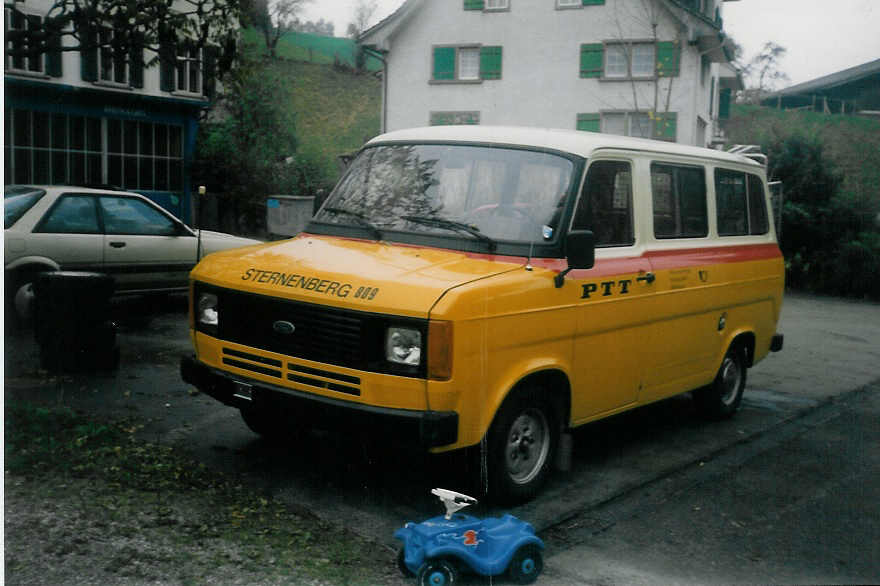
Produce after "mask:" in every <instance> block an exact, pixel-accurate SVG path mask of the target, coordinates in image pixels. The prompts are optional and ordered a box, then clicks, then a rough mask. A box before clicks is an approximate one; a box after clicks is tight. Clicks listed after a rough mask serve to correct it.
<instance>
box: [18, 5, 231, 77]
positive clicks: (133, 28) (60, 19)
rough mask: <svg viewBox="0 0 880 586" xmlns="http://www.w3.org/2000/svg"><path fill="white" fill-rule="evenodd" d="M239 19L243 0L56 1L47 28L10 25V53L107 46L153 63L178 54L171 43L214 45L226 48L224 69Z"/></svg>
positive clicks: (221, 67) (221, 69)
mask: <svg viewBox="0 0 880 586" xmlns="http://www.w3.org/2000/svg"><path fill="white" fill-rule="evenodd" d="M14 3H15V5H16V6H18V5H21V4H24V2H23V0H14ZM239 18H240V5H239V0H138V1H137V2H132V1H131V0H56V1H55V3H54V4H52V7H51V8H50V9H49V11H48V13H47V14H46V16H45V18H44V21H43V26H42V27H34V28H33V29H30V30H7V32H6V40H7V53H8V54H10V55H13V56H15V55H26V54H33V53H34V52H37V53H57V52H65V51H84V50H89V49H97V48H101V47H105V48H111V49H112V50H113V52H114V53H115V54H117V55H118V54H123V55H126V56H129V57H130V58H132V59H140V60H141V61H142V63H143V65H145V66H151V65H153V64H154V63H156V62H157V61H159V60H160V59H162V60H168V59H174V53H173V52H172V53H170V54H169V50H168V47H174V46H196V47H198V48H204V47H208V46H213V47H220V48H222V49H223V51H222V54H221V55H220V59H219V60H218V62H217V67H218V70H219V72H220V73H222V72H225V71H227V70H228V69H229V68H230V67H231V66H232V62H233V59H234V57H235V46H236V39H237V37H238V29H239ZM101 31H112V34H100V32H101Z"/></svg>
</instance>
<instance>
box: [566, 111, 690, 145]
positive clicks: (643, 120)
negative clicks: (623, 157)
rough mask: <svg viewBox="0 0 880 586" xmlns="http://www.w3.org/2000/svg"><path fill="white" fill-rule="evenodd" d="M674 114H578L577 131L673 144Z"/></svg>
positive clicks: (675, 131)
mask: <svg viewBox="0 0 880 586" xmlns="http://www.w3.org/2000/svg"><path fill="white" fill-rule="evenodd" d="M677 118H678V115H677V114H676V113H675V112H666V113H663V114H657V113H654V114H653V115H652V114H651V113H650V112H602V113H601V114H598V113H596V114H578V115H577V126H576V128H577V129H578V130H588V131H590V132H602V133H604V134H617V135H620V136H636V137H641V138H653V139H655V140H665V141H669V142H675V139H676V136H677V123H676V122H677Z"/></svg>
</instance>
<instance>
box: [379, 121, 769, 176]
mask: <svg viewBox="0 0 880 586" xmlns="http://www.w3.org/2000/svg"><path fill="white" fill-rule="evenodd" d="M431 142H434V143H447V142H453V143H454V142H460V143H471V144H474V143H476V144H492V145H507V146H520V147H532V148H539V149H546V150H553V151H560V152H567V153H573V154H575V155H579V156H581V157H585V158H589V157H591V156H593V153H594V152H595V151H597V150H600V149H601V150H626V151H642V152H654V153H663V154H667V155H670V154H671V155H682V156H690V157H701V158H704V159H714V160H717V161H725V162H730V163H738V164H741V165H749V166H760V165H758V163H756V162H755V161H753V160H752V159H749V158H747V157H743V156H741V155H734V154H731V153H726V152H724V151H717V150H713V149H706V148H700V147H693V146H688V145H682V144H676V143H668V142H661V141H656V140H649V139H645V138H630V137H626V136H617V135H613V134H599V133H596V132H586V131H582V130H564V129H555V128H529V127H518V126H467V125H462V126H429V127H424V128H409V129H406V130H396V131H393V132H389V133H387V134H382V135H380V136H377V137H375V138H374V139H372V140H371V141H369V142H368V143H367V146H374V145H377V144H388V143H431Z"/></svg>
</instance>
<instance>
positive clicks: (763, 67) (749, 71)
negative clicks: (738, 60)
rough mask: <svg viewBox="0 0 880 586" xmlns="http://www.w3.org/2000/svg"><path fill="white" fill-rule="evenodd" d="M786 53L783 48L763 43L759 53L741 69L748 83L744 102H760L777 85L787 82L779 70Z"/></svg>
mask: <svg viewBox="0 0 880 586" xmlns="http://www.w3.org/2000/svg"><path fill="white" fill-rule="evenodd" d="M787 52H788V50H787V49H786V48H785V47H783V46H781V45H777V44H776V43H774V42H773V41H768V42H766V43H764V47H763V48H762V49H761V52H760V53H758V54H757V55H755V56H754V57H752V59H751V60H750V61H749V62H748V63H747V64H746V65H745V66H744V67H743V73H744V74H745V75H746V77H747V79H748V80H749V82H750V83H749V88H748V89H747V90H746V92H745V101H746V102H749V103H758V102H760V101H761V98H763V97H764V96H765V95H767V94H768V93H770V92H772V91H773V90H775V89H776V87H777V84H779V83H781V82H786V81H788V80H789V77H788V75H786V74H785V73H784V72H782V71H780V69H779V65H780V62H781V61H782V58H783V57H785V54H786V53H787Z"/></svg>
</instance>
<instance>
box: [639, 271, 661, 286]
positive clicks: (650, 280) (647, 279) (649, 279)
mask: <svg viewBox="0 0 880 586" xmlns="http://www.w3.org/2000/svg"><path fill="white" fill-rule="evenodd" d="M655 280H657V276H656V275H654V273H652V272H647V273H645V274H644V275H642V276H640V277H636V281H645V282H646V283H648V284H649V285H650V284H651V283H653V282H654V281H655Z"/></svg>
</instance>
